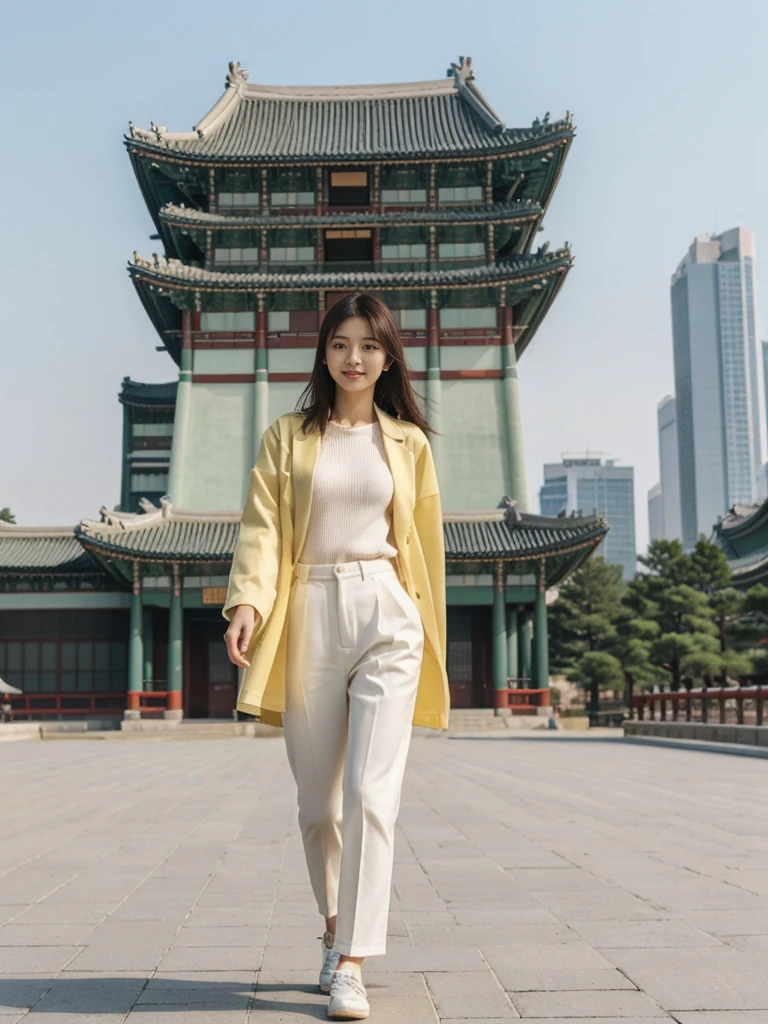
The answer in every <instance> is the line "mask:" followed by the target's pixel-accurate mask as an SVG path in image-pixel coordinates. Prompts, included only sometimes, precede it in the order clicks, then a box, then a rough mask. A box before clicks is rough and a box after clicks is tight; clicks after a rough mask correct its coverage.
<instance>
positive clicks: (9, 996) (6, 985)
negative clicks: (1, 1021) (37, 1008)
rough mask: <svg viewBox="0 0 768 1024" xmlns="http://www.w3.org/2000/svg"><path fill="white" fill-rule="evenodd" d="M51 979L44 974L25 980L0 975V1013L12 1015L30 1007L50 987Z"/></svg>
mask: <svg viewBox="0 0 768 1024" xmlns="http://www.w3.org/2000/svg"><path fill="white" fill-rule="evenodd" d="M53 977H54V976H53V975H51V976H47V975H45V974H39V975H36V976H34V977H26V978H19V977H16V976H10V975H8V974H2V975H0V1013H6V1014H7V1013H12V1012H13V1011H14V1010H23V1009H27V1008H28V1007H30V1006H32V1005H33V1004H34V1003H36V1002H37V1000H38V999H40V997H41V996H42V995H44V994H45V992H47V991H48V989H49V988H50V987H51V984H52V978H53Z"/></svg>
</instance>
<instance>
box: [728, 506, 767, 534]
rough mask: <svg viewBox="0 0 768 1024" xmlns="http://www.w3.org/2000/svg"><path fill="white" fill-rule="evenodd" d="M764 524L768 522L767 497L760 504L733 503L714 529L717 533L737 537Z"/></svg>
mask: <svg viewBox="0 0 768 1024" xmlns="http://www.w3.org/2000/svg"><path fill="white" fill-rule="evenodd" d="M766 524H768V499H766V500H765V501H763V502H762V503H760V504H754V505H738V504H737V505H733V506H732V507H731V508H730V509H728V511H727V512H726V514H725V515H724V516H723V518H722V519H721V520H720V522H719V523H718V524H717V525H716V527H715V529H716V531H717V532H718V533H722V534H728V535H730V536H731V537H733V538H737V537H739V536H743V535H744V534H748V533H752V532H753V531H754V530H757V529H759V528H760V527H761V526H764V525H766Z"/></svg>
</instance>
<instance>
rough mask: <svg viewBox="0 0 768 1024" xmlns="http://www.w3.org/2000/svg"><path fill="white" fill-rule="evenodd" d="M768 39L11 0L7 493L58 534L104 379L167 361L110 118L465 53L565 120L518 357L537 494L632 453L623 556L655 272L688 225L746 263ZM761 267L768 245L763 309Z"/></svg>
mask: <svg viewBox="0 0 768 1024" xmlns="http://www.w3.org/2000/svg"><path fill="white" fill-rule="evenodd" d="M363 15H365V16H366V17H367V18H368V19H370V20H369V21H366V20H365V18H364V16H363ZM766 39H768V7H766V5H765V4H763V3H758V2H756V0H749V2H748V0H736V2H733V3H729V4H724V3H722V2H718V3H714V2H711V0H685V2H675V0H666V2H657V0H651V2H647V3H644V4H629V3H626V2H624V0H580V2H578V3H577V2H572V0H549V2H548V3H546V4H542V3H534V2H531V0H527V2H521V0H497V2H488V0H474V2H473V3H471V4H467V3H466V0H461V2H459V0H443V2H442V3H440V4H436V3H433V2H429V3H427V2H420V0H415V2H414V0H408V2H407V3H404V2H403V0H390V2H388V3H386V4H381V5H367V4H366V5H361V4H360V3H359V2H356V3H350V2H341V0H329V2H325V3H316V2H315V3H309V2H306V0H294V3H293V4H290V5H285V4H280V3H264V2H259V3H254V2H252V0H251V2H249V3H243V2H241V0H230V2H229V3H228V4H226V5H225V6H221V5H217V4H213V3H211V2H210V0H208V2H205V3H204V2H202V0H186V2H185V3H178V2H174V0H165V2H164V3H157V2H153V3H148V2H145V0H132V2H130V3H115V2H112V0H101V2H98V3H97V2H91V3H84V2H77V0H75V2H69V3H66V4H65V3H62V2H59V3H41V2H35V0H26V2H25V3H16V4H13V5H9V4H6V5H4V8H3V13H2V14H0V79H2V81H0V108H1V109H0V115H1V116H0V131H1V132H2V139H3V147H2V149H3V158H2V162H1V166H2V175H3V190H2V191H3V197H4V204H3V205H4V210H3V232H4V234H3V244H2V247H1V251H2V255H1V256H0V259H2V261H3V266H2V276H1V277H0V281H1V282H2V284H1V285H0V287H1V288H2V292H1V293H0V295H1V300H2V307H1V308H2V363H0V507H2V506H3V505H10V506H11V508H12V509H13V511H14V512H15V513H16V515H17V519H18V521H19V522H20V523H24V524H28V525H38V524H50V525H60V524H74V523H75V522H77V521H78V520H79V519H81V518H90V517H92V516H95V515H96V514H97V513H98V509H99V507H100V506H101V505H102V504H106V505H108V506H110V507H111V506H113V505H115V504H116V503H117V502H118V500H119V470H120V436H121V434H120V432H121V407H120V406H119V404H118V402H117V397H116V396H117V393H118V391H119V388H120V382H121V379H122V377H123V376H125V375H130V376H131V377H133V378H134V379H136V380H145V381H162V380H170V379H172V378H173V377H174V376H175V367H174V365H173V364H172V363H171V361H170V359H169V357H168V356H167V355H165V354H162V353H158V352H156V351H155V346H156V345H157V344H158V338H157V336H156V334H155V332H154V330H153V328H152V327H151V326H150V323H149V320H148V319H147V318H146V316H145V315H144V313H143V311H142V309H141V306H140V304H139V301H138V299H137V297H136V295H135V293H134V291H133V288H132V286H131V284H130V283H129V279H128V275H127V273H126V271H125V263H126V260H127V258H128V257H129V256H130V254H131V253H132V252H133V250H134V249H137V250H139V252H141V253H142V254H144V255H148V254H150V253H151V252H152V251H153V250H154V249H156V248H157V245H158V243H157V242H151V241H150V240H149V237H148V236H149V234H150V233H151V232H152V230H153V229H152V225H151V222H150V219H149V216H148V214H147V212H146V210H145V208H144V206H143V203H142V200H141V197H140V194H139V190H138V187H137V185H136V183H135V181H134V179H133V176H132V173H131V170H130V166H129V162H128V157H127V155H126V153H125V150H124V148H123V145H122V135H123V132H124V131H125V130H126V127H127V123H128V120H129V119H130V120H132V121H134V122H135V123H136V124H138V125H141V126H145V127H148V126H149V122H150V120H153V121H156V122H158V123H160V124H163V125H167V126H168V128H170V129H177V130H178V129H187V128H189V127H191V125H192V124H193V123H194V122H195V121H197V120H199V118H200V117H202V115H203V114H204V113H205V111H206V110H208V108H209V107H210V106H211V105H212V104H213V102H214V101H215V100H216V98H217V97H218V96H219V95H220V94H221V92H222V87H223V83H224V76H225V74H226V70H227V62H228V61H229V60H239V61H241V63H242V65H243V67H246V68H249V69H250V71H251V81H256V82H266V83H274V84H317V83H332V84H342V83H363V82H395V81H411V80H416V79H429V78H441V77H442V76H443V75H444V74H445V69H446V68H447V67H448V65H449V63H450V62H451V61H452V60H453V61H455V60H457V58H458V57H459V55H460V54H464V55H467V54H468V55H471V56H472V58H473V61H474V67H475V72H476V75H477V81H478V84H479V86H480V88H481V89H482V91H483V92H484V93H485V95H486V96H487V98H488V100H489V101H490V103H491V104H492V106H493V107H494V108H495V109H496V110H497V111H498V112H499V114H500V115H501V116H502V117H503V118H504V119H505V120H506V122H507V124H508V125H510V126H526V125H529V124H530V123H531V121H532V120H533V118H534V117H535V116H537V115H543V114H544V112H545V111H547V110H549V111H551V112H552V116H553V117H559V116H561V115H562V114H563V113H564V112H565V111H566V109H569V110H571V111H573V112H574V114H575V122H576V125H577V138H576V140H575V142H574V145H573V148H572V150H571V155H570V157H569V159H568V161H567V163H566V167H565V173H564V174H563V177H562V179H561V183H560V186H559V188H558V190H557V193H556V195H555V199H554V201H553V203H552V206H551V208H550V211H549V213H548V215H547V218H546V223H545V232H544V234H543V235H542V236H540V237H542V238H548V239H549V240H550V241H551V243H552V245H553V246H556V245H558V244H560V243H561V242H563V241H565V240H568V241H570V242H571V243H572V245H573V251H574V254H575V257H576V263H575V266H574V268H573V270H572V271H571V275H570V277H569V279H568V282H567V283H566V286H565V288H564V289H563V290H562V292H561V293H560V296H559V297H558V299H557V301H556V303H555V305H554V307H553V309H552V311H551V312H550V314H549V316H548V318H547V320H546V322H545V324H544V326H543V327H542V329H541V330H540V331H539V332H538V334H537V336H536V338H535V340H534V342H533V344H532V345H531V347H530V348H529V349H528V351H527V352H526V354H525V356H524V358H523V360H522V362H521V368H520V369H521V378H522V380H521V385H522V395H523V399H522V400H523V423H524V429H525V442H526V457H527V474H528V479H529V487H530V490H531V494H532V495H537V494H538V488H539V485H540V483H541V476H542V471H541V467H542V464H543V463H544V462H547V461H556V460H558V459H559V456H560V454H561V452H563V451H566V450H570V451H573V450H580V449H584V448H586V447H589V448H590V449H592V450H599V451H604V452H606V453H607V454H608V455H610V456H613V457H616V458H618V459H620V460H621V462H622V463H623V464H628V465H633V466H634V467H635V470H636V477H635V492H636V518H637V540H638V548H639V549H640V550H642V549H643V548H644V546H645V544H646V542H647V514H646V491H647V489H648V488H649V487H650V486H651V485H652V484H654V483H655V482H656V480H657V476H658V460H657V451H656V445H657V441H656V419H655V417H656V405H657V403H658V401H659V400H660V399H661V398H662V397H663V396H664V395H665V394H666V393H668V392H671V391H672V390H673V377H672V352H671V334H670V317H669V278H670V274H671V273H672V271H673V270H674V268H675V266H676V265H677V263H678V261H679V260H680V258H681V257H682V255H683V254H684V252H685V250H686V248H687V246H688V244H689V243H690V241H691V240H692V238H693V236H694V235H695V234H697V233H701V232H706V231H711V230H718V231H720V230H724V229H726V228H729V227H732V226H734V225H737V224H738V225H742V226H744V227H747V228H750V229H751V230H753V231H755V232H756V234H757V243H758V260H759V261H760V253H761V251H762V250H761V248H760V247H761V244H762V243H763V242H764V241H765V240H768V205H767V204H766V179H767V177H768V132H766V127H765V111H764V105H765V99H766V96H768V61H766V54H767V53H768V47H767V45H766ZM767 278H768V258H766V259H764V260H762V262H759V264H758V284H759V293H758V301H759V299H760V296H761V295H762V297H763V299H764V300H765V301H768V280H767ZM536 507H537V506H536Z"/></svg>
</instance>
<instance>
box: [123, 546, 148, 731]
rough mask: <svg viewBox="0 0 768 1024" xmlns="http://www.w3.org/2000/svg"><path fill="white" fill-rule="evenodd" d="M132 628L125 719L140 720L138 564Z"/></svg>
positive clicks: (141, 674) (141, 661) (141, 623)
mask: <svg viewBox="0 0 768 1024" xmlns="http://www.w3.org/2000/svg"><path fill="white" fill-rule="evenodd" d="M130 628H131V633H130V639H129V643H128V695H127V702H126V709H125V717H126V718H140V717H141V698H140V694H141V691H142V690H143V689H144V635H143V630H144V615H143V610H142V607H141V573H140V571H139V563H138V562H134V563H133V591H132V593H131V626H130Z"/></svg>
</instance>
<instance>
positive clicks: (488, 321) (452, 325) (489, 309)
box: [440, 306, 498, 330]
mask: <svg viewBox="0 0 768 1024" xmlns="http://www.w3.org/2000/svg"><path fill="white" fill-rule="evenodd" d="M497 322H498V313H497V310H496V307H495V306H486V307H481V308H477V307H475V308H474V309H460V308H457V309H441V310H440V326H441V327H444V328H445V329H446V330H457V329H460V328H462V327H467V328H468V327H496V325H497Z"/></svg>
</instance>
